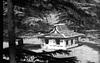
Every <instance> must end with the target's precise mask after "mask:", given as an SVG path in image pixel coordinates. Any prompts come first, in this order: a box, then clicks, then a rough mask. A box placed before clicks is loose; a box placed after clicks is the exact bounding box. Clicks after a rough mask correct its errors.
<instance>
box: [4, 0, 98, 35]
mask: <svg viewBox="0 0 100 63" xmlns="http://www.w3.org/2000/svg"><path fill="white" fill-rule="evenodd" d="M13 5H14V21H15V30H16V34H20V33H23V32H30V30H31V32H33V33H38V32H41V33H48V32H49V31H50V30H52V28H53V25H54V24H56V23H66V25H67V26H69V28H71V29H73V30H76V29H78V30H90V29H100V28H99V27H100V2H99V0H14V1H13ZM7 10H8V9H7V1H6V0H3V18H4V19H3V26H4V36H7V23H8V22H7V12H8V11H7Z"/></svg>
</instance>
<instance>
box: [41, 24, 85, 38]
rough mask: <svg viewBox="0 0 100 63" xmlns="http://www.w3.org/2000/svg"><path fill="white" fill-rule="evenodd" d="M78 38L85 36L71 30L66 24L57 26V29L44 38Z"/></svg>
mask: <svg viewBox="0 0 100 63" xmlns="http://www.w3.org/2000/svg"><path fill="white" fill-rule="evenodd" d="M76 36H84V34H81V33H77V32H74V31H71V30H69V29H68V28H67V27H66V26H65V24H56V25H55V28H54V30H53V31H51V33H49V34H45V35H44V36H41V37H44V38H70V37H76Z"/></svg>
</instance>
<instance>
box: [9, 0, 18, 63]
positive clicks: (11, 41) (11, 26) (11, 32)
mask: <svg viewBox="0 0 100 63" xmlns="http://www.w3.org/2000/svg"><path fill="white" fill-rule="evenodd" d="M7 3H8V14H7V15H8V36H9V56H10V63H16V61H15V53H16V49H15V26H14V17H13V16H14V10H13V8H14V6H13V4H12V0H7Z"/></svg>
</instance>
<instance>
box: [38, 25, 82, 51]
mask: <svg viewBox="0 0 100 63" xmlns="http://www.w3.org/2000/svg"><path fill="white" fill-rule="evenodd" d="M82 37H84V34H80V33H76V32H74V31H69V30H68V28H67V27H66V26H65V24H56V25H55V27H54V29H53V31H51V32H50V33H48V34H45V35H43V36H39V37H38V38H40V39H41V40H42V44H41V47H42V48H43V49H44V50H57V49H63V50H66V49H68V48H71V47H75V46H78V45H79V41H81V38H82Z"/></svg>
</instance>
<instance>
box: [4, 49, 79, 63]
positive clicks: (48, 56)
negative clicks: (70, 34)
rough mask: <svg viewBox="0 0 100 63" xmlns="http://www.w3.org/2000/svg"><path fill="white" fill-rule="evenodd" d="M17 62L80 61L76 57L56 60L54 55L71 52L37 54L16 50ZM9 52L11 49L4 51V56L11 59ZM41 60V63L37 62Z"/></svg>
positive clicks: (66, 62)
mask: <svg viewBox="0 0 100 63" xmlns="http://www.w3.org/2000/svg"><path fill="white" fill-rule="evenodd" d="M16 49H17V51H16V53H17V52H18V53H17V54H16V60H17V61H20V60H23V59H25V60H24V62H28V61H32V62H39V63H40V62H43V63H44V62H46V63H47V61H48V63H53V62H55V61H56V62H58V63H59V62H63V63H76V62H77V61H78V60H77V58H76V57H67V58H56V57H54V55H56V54H63V53H64V54H68V55H70V52H71V51H70V50H66V51H65V50H56V51H51V52H46V51H43V52H41V53H36V52H33V51H28V50H24V49H19V48H16ZM8 50H9V48H6V49H4V50H3V54H4V55H5V56H6V57H9V53H6V52H7V51H8ZM37 60H39V61H37Z"/></svg>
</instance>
